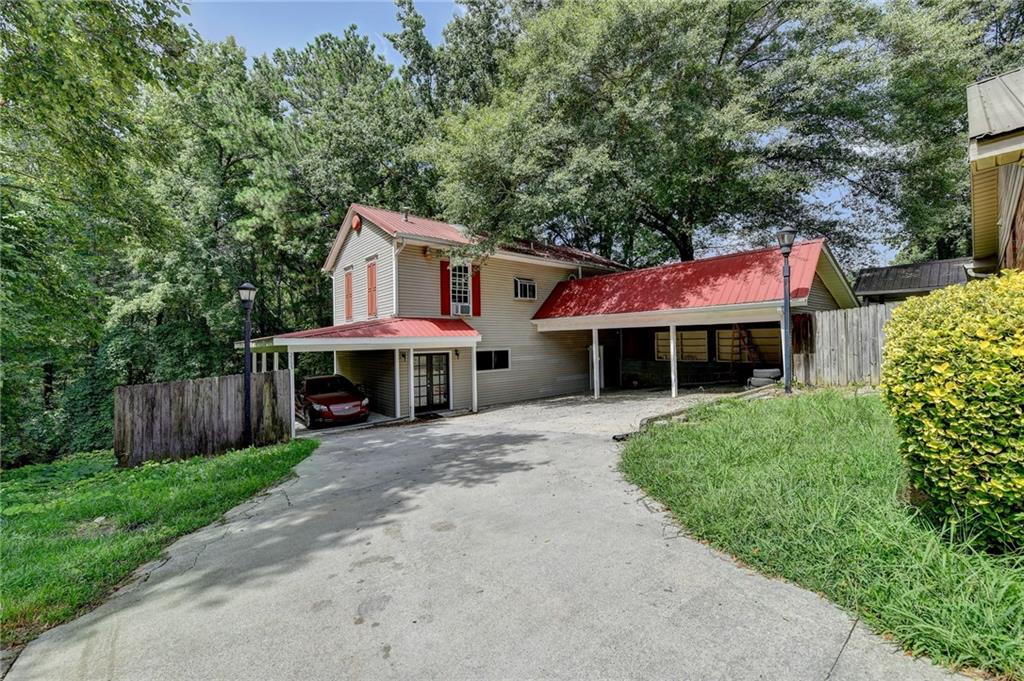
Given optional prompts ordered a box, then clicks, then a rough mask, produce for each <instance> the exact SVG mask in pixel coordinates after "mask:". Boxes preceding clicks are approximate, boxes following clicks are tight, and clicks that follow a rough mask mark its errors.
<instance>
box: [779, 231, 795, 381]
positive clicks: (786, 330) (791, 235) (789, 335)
mask: <svg viewBox="0 0 1024 681" xmlns="http://www.w3.org/2000/svg"><path fill="white" fill-rule="evenodd" d="M776 236H777V237H778V239H779V250H780V251H782V377H783V384H784V385H785V388H786V393H791V392H793V319H792V316H791V315H790V314H789V253H790V251H792V250H793V242H794V241H796V230H795V229H793V228H792V227H783V228H782V229H780V230H779V233H778V234H777V235H776Z"/></svg>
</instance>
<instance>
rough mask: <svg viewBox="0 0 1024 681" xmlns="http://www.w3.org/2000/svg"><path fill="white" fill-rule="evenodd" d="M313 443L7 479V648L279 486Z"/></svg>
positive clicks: (33, 471)
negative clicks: (168, 548)
mask: <svg viewBox="0 0 1024 681" xmlns="http://www.w3.org/2000/svg"><path fill="white" fill-rule="evenodd" d="M315 448H316V442H315V441H313V440H296V441H294V442H290V443H288V444H283V445H275V446H271V447H262V448H258V449H246V450H241V451H235V452H228V453H227V454H224V455H221V456H215V457H210V458H204V457H196V458H192V459H188V460H185V461H180V462H173V463H161V464H156V463H152V464H146V465H144V466H141V467H139V468H132V469H119V468H116V467H115V466H116V460H115V459H114V455H113V453H111V452H109V451H106V452H95V453H89V454H77V455H75V456H71V457H67V458H64V459H60V460H58V461H55V462H53V463H49V464H39V465H34V466H25V467H24V468H17V469H14V470H11V471H4V473H3V477H2V480H0V502H2V509H0V538H2V547H0V595H2V598H3V613H2V620H0V623H2V638H0V642H2V643H3V644H4V645H18V644H21V643H25V642H26V641H28V640H30V639H32V638H34V637H35V636H37V635H39V633H41V632H42V631H43V630H45V629H47V628H49V627H52V626H54V625H56V624H59V623H60V622H63V621H66V620H68V619H71V618H72V617H74V616H76V615H77V614H79V613H81V612H82V611H83V610H85V609H87V608H89V607H92V606H94V605H95V604H96V603H97V602H99V601H100V600H101V599H102V598H103V597H104V596H106V595H107V594H109V593H110V592H111V591H112V590H113V589H114V587H115V586H117V584H118V583H119V582H121V581H123V580H124V579H125V578H126V577H128V576H129V575H130V574H131V573H132V571H133V570H135V568H137V567H138V566H139V565H142V564H143V563H146V562H148V561H150V560H153V559H154V558H156V557H157V556H158V555H159V554H160V552H161V550H162V549H163V548H164V547H165V546H166V545H167V544H168V543H170V542H171V541H172V540H173V539H175V538H176V537H180V536H181V535H184V534H187V533H189V532H192V531H194V530H197V529H199V528H201V527H203V526H204V525H208V524H210V523H211V522H213V521H215V520H217V518H219V517H220V516H221V515H222V514H224V513H225V512H226V511H228V510H230V509H231V508H232V507H234V506H235V505H237V504H238V503H240V502H242V501H244V500H245V499H247V498H249V497H251V496H252V495H253V494H255V493H256V492H259V491H260V490H262V489H264V488H266V487H268V486H269V485H271V484H273V483H274V482H277V481H278V480H281V479H282V478H284V477H285V476H287V475H288V474H289V472H290V471H291V469H292V467H293V466H295V464H297V463H298V462H300V461H302V460H303V459H304V458H306V457H307V456H308V455H309V454H310V453H311V452H312V451H313V450H314V449H315Z"/></svg>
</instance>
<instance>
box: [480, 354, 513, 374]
mask: <svg viewBox="0 0 1024 681" xmlns="http://www.w3.org/2000/svg"><path fill="white" fill-rule="evenodd" d="M510 355H511V353H510V352H509V351H508V350H477V351H476V370H477V371H501V370H503V369H508V368H509V366H510V360H511V356H510Z"/></svg>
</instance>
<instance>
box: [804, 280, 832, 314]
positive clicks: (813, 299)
mask: <svg viewBox="0 0 1024 681" xmlns="http://www.w3.org/2000/svg"><path fill="white" fill-rule="evenodd" d="M838 309H839V303H837V302H836V299H835V298H833V297H832V294H831V293H829V290H828V287H827V286H825V282H823V281H822V280H821V277H819V276H818V275H817V274H815V275H814V282H813V283H812V284H811V290H810V293H808V294H807V305H805V306H804V307H802V308H800V310H838ZM798 311H799V310H798Z"/></svg>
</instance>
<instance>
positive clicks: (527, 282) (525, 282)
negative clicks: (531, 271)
mask: <svg viewBox="0 0 1024 681" xmlns="http://www.w3.org/2000/svg"><path fill="white" fill-rule="evenodd" d="M512 280H513V281H514V282H515V284H514V286H515V292H514V295H513V297H514V298H515V299H516V300H537V282H536V280H534V279H528V278H526V277H513V278H512ZM526 286H532V287H533V295H532V296H524V295H522V292H523V287H526Z"/></svg>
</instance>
